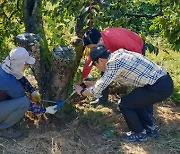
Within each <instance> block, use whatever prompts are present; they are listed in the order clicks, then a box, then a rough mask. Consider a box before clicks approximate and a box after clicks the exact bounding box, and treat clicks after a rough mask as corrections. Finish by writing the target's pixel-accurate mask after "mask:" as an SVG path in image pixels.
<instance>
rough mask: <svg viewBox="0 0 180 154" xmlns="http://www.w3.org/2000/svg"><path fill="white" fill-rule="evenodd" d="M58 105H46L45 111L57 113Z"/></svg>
mask: <svg viewBox="0 0 180 154" xmlns="http://www.w3.org/2000/svg"><path fill="white" fill-rule="evenodd" d="M56 107H57V105H54V106H49V107H46V112H45V113H49V114H55V113H56V112H57V109H56Z"/></svg>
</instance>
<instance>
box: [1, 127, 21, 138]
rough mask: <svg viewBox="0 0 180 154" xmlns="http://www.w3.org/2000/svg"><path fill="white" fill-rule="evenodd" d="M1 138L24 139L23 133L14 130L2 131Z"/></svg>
mask: <svg viewBox="0 0 180 154" xmlns="http://www.w3.org/2000/svg"><path fill="white" fill-rule="evenodd" d="M0 137H2V138H8V139H18V138H20V137H22V132H21V131H18V130H16V129H13V128H6V129H0Z"/></svg>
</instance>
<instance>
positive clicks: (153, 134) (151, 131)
mask: <svg viewBox="0 0 180 154" xmlns="http://www.w3.org/2000/svg"><path fill="white" fill-rule="evenodd" d="M146 132H147V134H148V135H149V136H151V137H158V135H159V134H158V131H157V130H156V129H155V128H154V129H153V128H151V127H147V128H146Z"/></svg>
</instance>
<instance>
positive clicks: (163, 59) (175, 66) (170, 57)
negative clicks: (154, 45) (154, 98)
mask: <svg viewBox="0 0 180 154" xmlns="http://www.w3.org/2000/svg"><path fill="white" fill-rule="evenodd" d="M162 43H163V42H162ZM147 57H148V58H150V59H152V60H153V61H154V62H156V63H157V64H158V65H162V66H164V67H165V68H166V70H167V71H168V72H169V74H170V76H171V77H172V79H173V82H174V93H173V94H172V96H171V97H170V99H171V101H173V102H175V103H178V104H180V52H177V51H173V50H171V49H169V48H165V45H164V46H163V44H160V45H159V54H158V55H157V56H156V55H155V54H152V53H151V54H150V53H148V52H147Z"/></svg>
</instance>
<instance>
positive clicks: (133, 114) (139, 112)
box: [119, 74, 173, 133]
mask: <svg viewBox="0 0 180 154" xmlns="http://www.w3.org/2000/svg"><path fill="white" fill-rule="evenodd" d="M172 93H173V81H172V79H171V77H170V76H169V74H167V75H165V76H163V77H161V78H159V79H158V80H157V81H156V83H154V84H153V85H146V86H144V87H141V88H136V89H134V90H133V91H132V92H131V93H129V94H128V95H126V96H125V97H123V98H122V99H121V103H120V104H119V108H120V110H121V112H122V114H123V116H124V119H125V120H126V123H127V125H128V127H129V130H130V131H133V132H136V133H140V132H142V131H143V130H144V129H145V128H146V127H147V126H152V125H153V122H152V119H151V118H150V117H149V115H148V112H147V110H146V106H147V105H152V104H155V103H157V102H160V101H163V100H165V99H166V98H168V97H169V96H170V95H171V94H172Z"/></svg>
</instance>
